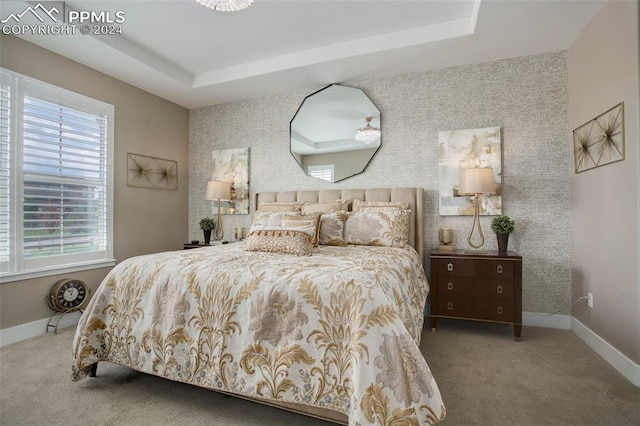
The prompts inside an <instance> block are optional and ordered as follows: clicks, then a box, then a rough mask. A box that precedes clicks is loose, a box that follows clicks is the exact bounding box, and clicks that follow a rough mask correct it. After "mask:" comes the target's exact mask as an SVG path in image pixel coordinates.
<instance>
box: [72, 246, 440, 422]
mask: <svg viewBox="0 0 640 426" xmlns="http://www.w3.org/2000/svg"><path fill="white" fill-rule="evenodd" d="M427 293H428V283H427V281H426V278H425V276H424V273H423V270H422V267H421V266H420V263H419V260H418V255H417V253H416V252H415V250H414V249H413V248H411V247H409V246H406V247H404V248H394V247H365V246H349V247H331V246H321V247H319V248H316V249H314V250H313V255H312V256H308V257H299V256H293V255H287V254H281V253H265V252H247V251H245V250H244V243H235V244H230V245H228V246H214V247H209V248H203V249H197V250H185V251H180V252H166V253H159V254H154V255H147V256H139V257H135V258H131V259H128V260H127V261H124V262H122V263H121V264H119V265H118V266H117V267H116V268H114V269H113V270H112V271H111V272H110V273H109V275H108V276H107V277H106V278H105V280H104V282H103V283H102V285H101V286H100V288H99V289H98V291H97V293H96V294H95V295H94V297H93V299H92V300H91V302H90V305H89V306H88V307H87V309H86V311H85V313H84V315H83V316H82V319H81V320H80V323H79V324H78V329H77V331H76V335H75V338H74V345H73V376H72V377H73V379H74V380H79V379H81V378H83V377H85V376H87V375H88V373H89V371H90V368H91V365H92V364H94V363H97V362H98V361H110V362H114V363H117V364H121V365H124V366H128V367H131V368H133V369H135V370H138V371H141V372H145V373H149V374H155V375H158V376H162V377H166V378H168V379H171V380H176V381H180V382H185V383H190V384H194V385H197V386H202V387H205V388H210V389H214V390H220V391H225V392H229V393H234V394H238V395H242V396H248V397H253V398H259V399H266V400H275V401H285V402H292V403H298V404H302V405H310V406H317V407H324V408H327V409H331V410H334V411H337V412H341V413H345V414H346V415H348V417H349V424H350V425H359V424H362V425H364V424H384V425H387V424H389V425H390V424H398V425H419V424H434V423H437V421H438V420H440V419H442V418H443V417H444V415H445V409H444V405H443V403H442V399H441V397H440V392H439V390H438V387H437V385H436V382H435V380H434V378H433V376H432V374H431V371H430V370H429V367H428V366H427V363H426V361H425V360H424V357H423V356H422V354H421V353H420V350H419V348H418V343H419V340H420V335H421V330H422V323H423V307H424V304H425V299H426V296H427Z"/></svg>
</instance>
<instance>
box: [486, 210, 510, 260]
mask: <svg viewBox="0 0 640 426" xmlns="http://www.w3.org/2000/svg"><path fill="white" fill-rule="evenodd" d="M491 229H492V230H493V232H495V233H496V236H497V237H498V251H499V252H501V253H505V252H506V251H507V245H508V244H509V234H510V233H512V232H513V230H514V229H515V223H514V222H513V220H512V219H511V218H510V217H509V216H505V215H500V216H496V217H494V218H493V220H492V221H491Z"/></svg>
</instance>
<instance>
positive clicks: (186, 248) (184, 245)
mask: <svg viewBox="0 0 640 426" xmlns="http://www.w3.org/2000/svg"><path fill="white" fill-rule="evenodd" d="M200 247H211V245H210V244H205V243H198V244H191V243H184V244H183V245H182V248H183V250H190V249H194V248H200Z"/></svg>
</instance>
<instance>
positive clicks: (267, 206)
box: [258, 201, 303, 212]
mask: <svg viewBox="0 0 640 426" xmlns="http://www.w3.org/2000/svg"><path fill="white" fill-rule="evenodd" d="M302 204H303V203H298V202H295V201H294V202H290V203H289V202H287V203H282V202H278V201H269V202H266V203H262V205H261V206H260V208H259V209H258V211H261V212H296V211H300V209H301V208H302Z"/></svg>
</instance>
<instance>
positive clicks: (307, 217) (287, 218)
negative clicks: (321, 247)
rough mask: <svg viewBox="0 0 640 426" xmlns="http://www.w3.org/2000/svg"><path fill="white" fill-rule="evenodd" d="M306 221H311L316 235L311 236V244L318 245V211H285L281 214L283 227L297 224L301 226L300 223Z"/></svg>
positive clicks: (296, 225)
mask: <svg viewBox="0 0 640 426" xmlns="http://www.w3.org/2000/svg"><path fill="white" fill-rule="evenodd" d="M297 222H300V223H297ZM308 222H312V226H314V227H315V228H316V235H315V236H314V238H313V245H314V247H318V237H319V233H320V213H311V214H294V213H286V214H284V215H283V216H282V227H283V228H292V227H299V226H302V224H306V223H308ZM285 223H286V224H285Z"/></svg>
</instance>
